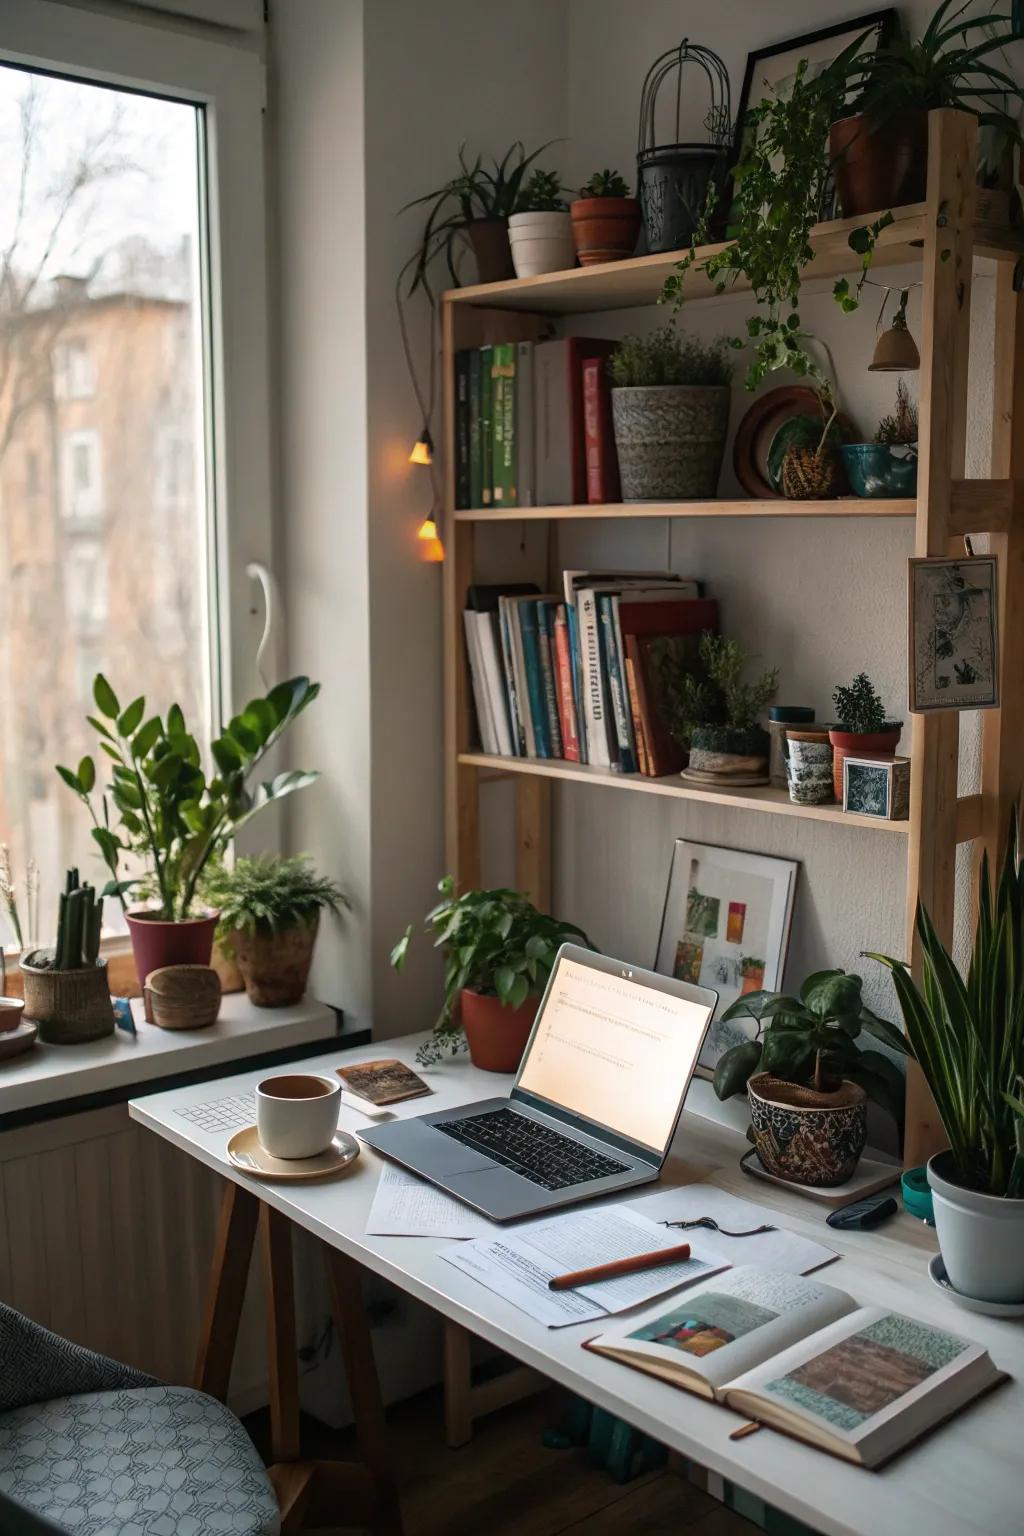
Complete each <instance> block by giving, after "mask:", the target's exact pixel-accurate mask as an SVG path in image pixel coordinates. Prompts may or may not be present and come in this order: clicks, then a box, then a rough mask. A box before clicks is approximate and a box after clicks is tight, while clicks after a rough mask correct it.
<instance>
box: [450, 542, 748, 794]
mask: <svg viewBox="0 0 1024 1536" xmlns="http://www.w3.org/2000/svg"><path fill="white" fill-rule="evenodd" d="M464 620H465V627H466V646H467V651H468V654H469V665H470V673H471V677H472V683H473V697H474V701H475V703H476V714H477V723H478V725H479V732H480V741H481V744H482V746H483V750H484V751H485V752H488V753H491V754H493V755H494V756H498V757H534V758H562V759H564V760H565V761H566V762H571V763H589V764H592V765H593V766H594V767H600V768H610V769H612V770H614V771H617V772H620V773H641V774H644V775H645V776H646V777H648V778H660V777H662V776H663V775H665V774H670V773H677V772H678V771H679V770H680V768H682V767H683V765H684V762H685V752H684V750H683V748H682V747H681V746H680V745H679V743H678V742H677V741H675V740H674V738H673V736H672V734H671V732H670V730H669V728H668V721H667V718H666V710H665V700H664V687H663V674H664V671H665V669H666V667H671V668H672V669H675V670H678V669H680V668H681V669H696V667H697V666H698V646H699V642H700V637H701V635H702V634H703V633H704V632H705V631H706V630H710V631H712V632H714V633H717V631H718V605H717V603H716V602H715V600H714V599H713V598H707V597H702V596H701V593H700V587H699V583H698V582H696V581H694V580H692V579H689V578H686V577H682V576H676V575H673V574H672V573H671V572H662V571H646V572H636V571H627V572H622V571H566V572H564V574H563V583H562V591H561V592H560V593H550V592H549V593H543V592H541V591H540V590H539V588H538V587H536V586H535V585H534V584H533V583H519V584H509V585H505V586H501V585H498V586H474V587H470V589H469V593H468V596H467V607H466V610H465V613H464Z"/></svg>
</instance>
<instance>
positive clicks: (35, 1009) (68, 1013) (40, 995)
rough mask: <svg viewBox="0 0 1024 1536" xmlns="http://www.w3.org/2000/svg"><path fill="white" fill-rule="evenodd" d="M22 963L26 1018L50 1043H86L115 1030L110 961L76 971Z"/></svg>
mask: <svg viewBox="0 0 1024 1536" xmlns="http://www.w3.org/2000/svg"><path fill="white" fill-rule="evenodd" d="M33 958H35V957H34V956H32V957H29V958H28V959H25V960H23V961H22V962H21V977H22V982H23V985H24V988H25V1018H26V1019H32V1020H34V1021H35V1023H36V1024H38V1025H39V1038H40V1040H42V1041H44V1042H45V1043H46V1044H47V1045H82V1044H84V1042H85V1041H87V1040H101V1039H102V1038H103V1036H104V1035H112V1034H113V1033H114V1009H113V1005H112V1004H111V1001H110V987H109V986H108V984H107V962H106V961H105V960H97V962H96V964H95V965H83V966H82V967H81V968H80V969H78V970H74V971H53V970H50V969H48V968H47V967H46V966H42V965H33V964H32V963H31V962H32V959H33Z"/></svg>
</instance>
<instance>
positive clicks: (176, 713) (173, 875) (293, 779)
mask: <svg viewBox="0 0 1024 1536" xmlns="http://www.w3.org/2000/svg"><path fill="white" fill-rule="evenodd" d="M319 691H320V685H319V683H311V682H310V681H309V678H308V677H293V678H290V679H289V680H288V682H285V683H279V684H278V685H277V687H276V688H272V689H271V690H270V692H269V693H268V694H267V696H266V697H265V698H262V699H253V700H252V701H251V702H250V703H249V704H247V705H246V706H245V708H244V709H243V710H242V712H241V714H238V715H235V716H234V718H233V719H232V720H231V721H230V722H229V723H228V725H226V726H225V727H224V729H223V730H222V731H221V733H220V735H219V736H218V737H216V738H215V740H214V741H213V742H212V743H211V748H210V750H211V753H212V756H213V761H214V764H215V771H214V772H213V773H212V774H211V775H210V777H209V778H208V777H207V775H206V773H205V771H204V769H203V766H202V762H201V758H200V752H199V747H198V744H197V742H196V739H195V737H194V736H193V735H192V734H191V732H190V731H189V729H188V726H187V725H186V723H185V718H184V716H183V715H182V712H181V710H180V708H179V707H178V705H177V704H172V705H171V707H170V709H169V710H168V711H167V714H166V716H165V717H161V716H160V715H149V716H148V717H147V715H146V701H145V698H144V697H142V696H141V695H140V696H139V697H138V698H136V699H133V700H132V702H131V703H130V704H128V705H126V706H125V707H124V708H123V709H122V708H121V705H120V704H119V702H118V699H117V695H116V694H115V692H114V690H113V688H111V686H110V684H109V683H108V682H107V679H106V678H105V677H104V676H103V674H102V673H99V674H98V675H97V677H96V681H95V683H94V684H93V698H94V700H95V702H96V708H97V711H98V713H97V714H96V715H90V716H89V723H90V725H91V726H92V727H93V729H94V730H95V731H97V732H98V734H99V737H100V745H101V747H102V748H103V751H104V753H105V754H106V756H107V757H108V758H110V760H111V762H112V764H113V768H112V777H111V780H110V784H109V787H108V788H107V789H106V790H103V791H101V792H99V796H98V798H99V812H97V809H96V806H95V805H94V803H93V796H94V794H95V793H96V782H97V781H96V764H95V762H94V761H93V759H92V758H91V757H83V758H82V760H81V762H80V763H79V765H78V768H77V769H76V770H73V769H71V768H65V767H60V766H58V768H57V772H58V773H59V774H60V776H61V778H62V779H63V780H64V783H65V784H67V786H68V788H69V789H71V790H73V791H74V793H75V794H76V795H77V796H78V798H79V799H80V800H81V801H82V802H83V804H84V805H85V806H86V807H87V809H88V811H89V815H90V816H91V817H92V822H93V827H92V836H93V839H94V841H95V842H96V844H97V846H98V847H99V850H100V853H101V854H102V855H103V860H104V862H105V864H106V866H107V868H108V869H109V871H110V880H109V881H108V883H107V885H106V886H105V887H104V889H103V893H102V894H103V895H104V896H116V897H117V898H118V900H119V901H120V903H121V906H122V908H123V909H124V911H125V915H126V920H127V923H128V931H129V933H130V934H131V940H132V952H133V954H134V956H135V967H136V970H137V971H138V975H139V980H140V982H143V983H144V982H145V980H146V977H147V976H148V975H149V973H150V971H156V970H159V969H160V968H161V967H162V966H165V965H209V963H210V953H211V950H212V948H213V935H214V930H215V928H216V926H217V914H216V912H209V911H206V910H203V911H202V912H197V910H196V905H197V899H198V891H199V883H200V881H201V879H202V877H203V874H204V872H205V870H206V869H207V867H208V865H209V864H210V862H211V860H215V859H217V858H219V857H220V855H221V854H222V853H223V852H224V850H225V848H226V847H227V846H228V844H229V843H230V842H231V839H232V838H233V837H234V835H235V833H236V832H237V830H238V828H239V827H241V826H243V825H244V824H245V823H246V822H247V821H248V820H249V819H250V817H252V816H255V815H256V814H257V813H258V812H259V811H261V810H262V809H263V808H264V806H266V805H269V804H270V803H271V801H275V800H280V799H281V798H282V797H283V796H284V795H288V794H291V793H292V792H293V791H294V790H297V789H303V788H305V786H306V785H307V784H312V783H313V781H314V780H315V779H316V777H317V775H316V774H315V773H304V772H290V773H279V774H277V775H276V776H275V777H274V778H273V779H270V780H269V781H268V782H265V783H263V784H259V785H257V786H256V787H255V788H250V787H249V781H250V779H251V778H252V775H253V774H254V772H255V770H256V768H257V767H258V765H259V763H260V762H261V761H262V759H263V758H264V757H265V755H266V754H267V753H268V752H269V751H270V749H271V748H272V747H273V746H274V745H275V744H276V743H277V742H278V741H279V740H280V739H281V737H282V735H283V734H284V732H285V731H286V730H287V729H288V727H289V725H291V723H292V721H293V720H295V719H296V717H297V716H298V715H300V714H301V713H302V711H303V710H304V709H305V708H306V707H307V706H308V705H310V704H311V703H312V702H313V700H314V699H315V698H316V696H317V694H318V693H319ZM111 807H113V821H114V824H113V825H111V822H112V811H111ZM123 859H127V860H129V861H130V862H129V863H128V865H127V866H126V868H125V869H122V867H121V864H122V860H123ZM139 862H141V863H142V864H143V865H144V867H146V870H147V872H146V874H145V875H144V876H142V877H140V876H139V875H138V874H136V873H135V871H136V870H137V868H138V864H139ZM136 889H140V890H141V891H142V892H143V893H145V894H146V895H148V896H151V897H152V899H153V903H154V904H153V905H150V906H148V907H146V908H145V909H143V910H136V911H133V912H129V911H128V906H127V901H126V899H125V898H126V896H127V894H128V892H129V891H132V890H136Z"/></svg>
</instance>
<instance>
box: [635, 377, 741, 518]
mask: <svg viewBox="0 0 1024 1536" xmlns="http://www.w3.org/2000/svg"><path fill="white" fill-rule="evenodd" d="M729 402H730V390H729V387H728V385H726V384H653V385H648V386H645V387H642V388H633V389H613V390H612V416H613V419H614V422H615V447H616V449H617V451H618V456H619V474H620V477H621V480H622V499H623V501H687V500H702V501H709V500H711V499H712V497H714V495H715V493H716V492H717V490H718V475H719V471H720V470H721V468H722V454H723V452H724V451H725V437H726V433H727V432H728V430H729Z"/></svg>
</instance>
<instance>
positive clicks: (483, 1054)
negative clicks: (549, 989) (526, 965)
mask: <svg viewBox="0 0 1024 1536" xmlns="http://www.w3.org/2000/svg"><path fill="white" fill-rule="evenodd" d="M539 1001H540V999H539V998H536V997H528V998H527V999H526V1002H525V1003H521V1004H520V1006H519V1007H518V1008H506V1007H505V1005H504V1004H503V1003H502V1002H501V1000H500V999H499V998H498V997H495V996H493V995H488V994H487V993H484V992H473V991H471V990H470V988H469V987H463V989H462V991H461V992H460V994H459V1015H460V1020H461V1023H462V1027H463V1029H464V1030H465V1031H466V1043H467V1044H468V1046H469V1059H470V1061H471V1062H472V1063H473V1065H474V1067H480V1068H482V1070H483V1071H484V1072H515V1071H516V1070H517V1068H518V1066H519V1063H520V1061H521V1060H522V1057H523V1051H524V1050H525V1049H526V1042H527V1040H528V1039H529V1038H530V1030H531V1029H532V1028H533V1021H534V1019H535V1018H536V1017H537V1004H538V1003H539Z"/></svg>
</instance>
